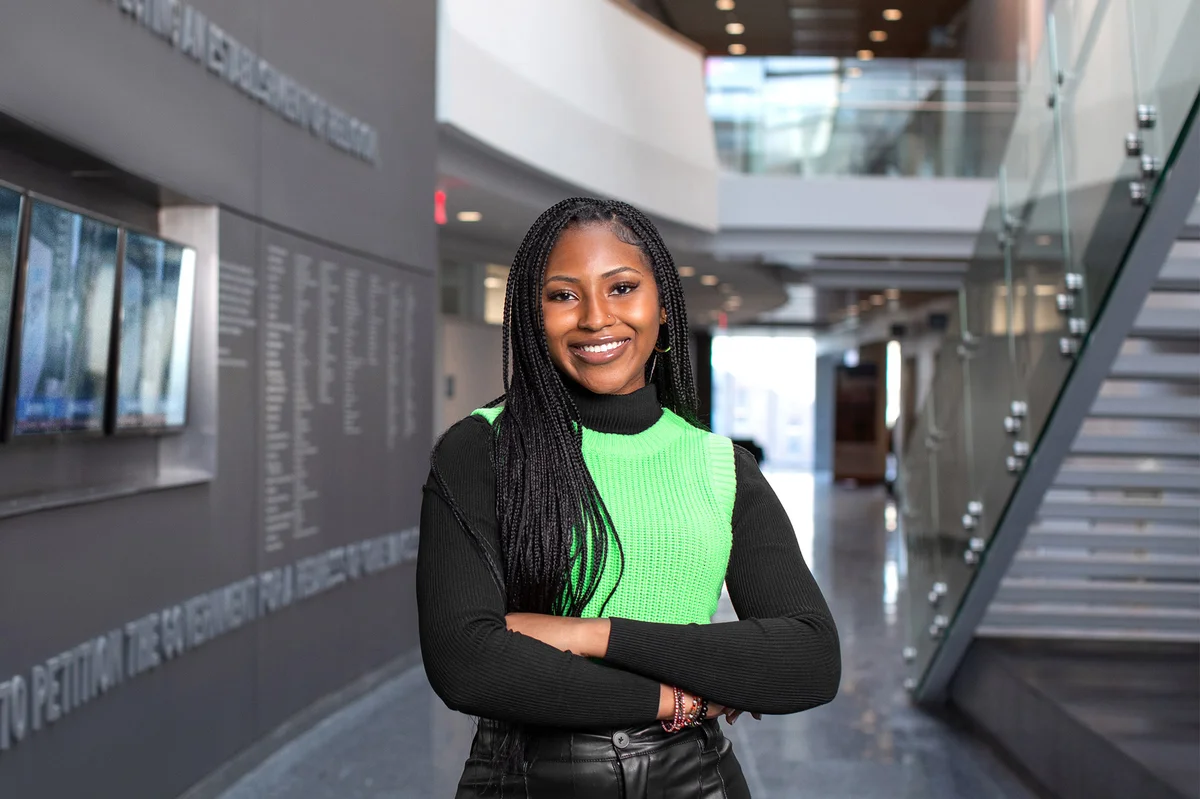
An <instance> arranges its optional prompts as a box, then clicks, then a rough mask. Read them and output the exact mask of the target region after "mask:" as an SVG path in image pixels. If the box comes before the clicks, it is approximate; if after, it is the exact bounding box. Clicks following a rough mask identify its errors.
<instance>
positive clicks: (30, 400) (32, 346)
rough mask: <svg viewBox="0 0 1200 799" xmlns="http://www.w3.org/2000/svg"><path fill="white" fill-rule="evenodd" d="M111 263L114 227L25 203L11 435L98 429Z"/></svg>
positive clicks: (36, 203)
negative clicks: (25, 242)
mask: <svg viewBox="0 0 1200 799" xmlns="http://www.w3.org/2000/svg"><path fill="white" fill-rule="evenodd" d="M116 266H117V228H115V227H113V226H112V225H107V224H105V223H103V222H100V221H98V220H96V219H91V218H90V217H86V216H83V215H81V214H77V213H75V212H73V211H69V210H67V209H65V208H59V207H58V206H55V205H51V204H49V203H46V202H42V201H34V202H33V203H32V205H31V207H30V215H29V241H28V245H27V246H26V253H25V284H24V292H23V296H22V298H21V299H22V319H21V335H20V357H19V358H18V360H17V368H18V373H17V375H16V380H17V402H16V413H15V419H14V423H13V432H14V433H15V434H16V435H18V436H23V435H38V434H46V433H63V432H72V431H101V430H103V429H104V410H105V408H104V403H105V390H106V387H107V382H108V361H109V349H110V341H111V336H112V314H113V300H114V292H115V290H116Z"/></svg>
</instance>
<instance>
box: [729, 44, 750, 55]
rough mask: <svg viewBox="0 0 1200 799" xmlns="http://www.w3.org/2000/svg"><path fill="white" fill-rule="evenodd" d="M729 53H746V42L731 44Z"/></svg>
mask: <svg viewBox="0 0 1200 799" xmlns="http://www.w3.org/2000/svg"><path fill="white" fill-rule="evenodd" d="M729 54H730V55H745V54H746V45H744V44H731V45H729Z"/></svg>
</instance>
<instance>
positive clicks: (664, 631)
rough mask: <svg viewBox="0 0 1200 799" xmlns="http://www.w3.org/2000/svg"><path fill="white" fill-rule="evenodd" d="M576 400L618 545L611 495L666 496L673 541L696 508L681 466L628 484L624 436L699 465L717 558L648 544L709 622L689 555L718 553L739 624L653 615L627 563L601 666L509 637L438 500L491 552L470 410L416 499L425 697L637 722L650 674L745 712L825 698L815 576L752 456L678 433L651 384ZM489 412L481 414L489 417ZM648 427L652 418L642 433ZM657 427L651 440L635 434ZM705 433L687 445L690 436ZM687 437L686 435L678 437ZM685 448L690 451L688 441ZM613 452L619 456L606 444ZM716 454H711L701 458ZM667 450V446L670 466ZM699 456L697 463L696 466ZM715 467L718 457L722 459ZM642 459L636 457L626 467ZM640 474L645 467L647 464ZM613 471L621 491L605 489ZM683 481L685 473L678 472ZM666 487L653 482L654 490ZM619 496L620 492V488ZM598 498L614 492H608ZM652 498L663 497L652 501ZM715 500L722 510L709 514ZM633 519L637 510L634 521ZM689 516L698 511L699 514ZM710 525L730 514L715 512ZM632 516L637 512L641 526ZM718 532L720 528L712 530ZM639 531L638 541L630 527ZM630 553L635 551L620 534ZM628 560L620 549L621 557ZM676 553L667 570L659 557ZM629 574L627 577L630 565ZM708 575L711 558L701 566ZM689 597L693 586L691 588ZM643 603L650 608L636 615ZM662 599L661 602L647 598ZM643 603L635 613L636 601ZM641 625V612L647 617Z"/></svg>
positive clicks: (552, 721) (481, 455) (826, 642)
mask: <svg viewBox="0 0 1200 799" xmlns="http://www.w3.org/2000/svg"><path fill="white" fill-rule="evenodd" d="M575 401H576V404H577V406H578V407H579V410H580V419H581V421H582V422H583V425H584V428H585V447H586V449H587V451H588V453H589V455H588V456H587V463H588V467H589V469H590V470H594V477H596V478H597V483H598V484H599V487H600V489H601V494H602V495H604V496H605V501H606V504H608V505H609V509H610V512H612V511H613V507H612V506H613V505H617V506H618V508H617V513H616V514H614V524H615V525H616V527H617V528H618V530H619V531H620V535H621V536H622V541H625V540H626V535H633V534H629V533H627V532H626V527H622V525H626V526H628V524H629V523H630V518H625V519H624V520H623V521H622V518H621V517H622V516H624V514H625V511H624V510H622V509H620V507H619V506H620V505H621V503H622V502H623V501H627V502H628V503H629V504H631V505H638V506H651V505H654V504H657V503H659V502H663V501H667V502H670V503H672V504H673V507H674V509H673V510H671V511H666V510H664V511H663V512H662V513H661V514H657V513H656V514H655V515H653V516H650V515H649V513H648V512H647V516H646V518H647V519H650V520H651V521H649V522H647V525H648V529H650V528H652V526H653V524H660V525H665V526H666V527H667V528H668V530H669V532H670V533H671V534H672V535H679V534H681V531H682V534H688V533H689V532H690V527H689V525H690V524H692V522H691V521H689V520H686V518H685V517H681V518H684V519H685V520H684V521H683V522H682V523H681V522H680V521H679V520H678V519H674V518H673V517H672V516H671V514H672V513H693V512H694V511H693V509H692V508H691V507H690V506H689V507H686V508H684V509H683V510H680V508H679V507H678V506H680V505H689V503H690V502H691V501H692V499H691V497H692V496H693V494H690V493H689V494H681V496H682V497H684V498H683V499H678V498H675V497H674V496H673V492H685V491H693V492H694V495H695V496H697V497H703V496H705V489H703V488H701V489H685V488H683V487H682V484H683V482H685V481H686V480H688V479H693V478H694V474H693V473H692V472H691V471H690V470H689V469H687V468H683V469H682V471H681V472H680V474H679V475H675V474H673V475H671V478H672V479H670V480H666V479H663V477H664V476H663V474H660V473H655V472H653V471H644V472H640V474H641V477H640V478H638V479H637V480H634V479H629V480H625V479H624V477H623V475H622V470H623V469H625V468H627V467H628V466H629V463H630V462H631V461H630V460H628V459H629V458H630V456H629V445H628V443H627V442H628V441H629V440H630V439H637V443H635V444H634V445H633V448H634V449H635V450H637V452H636V453H635V455H634V456H633V457H632V461H633V462H637V463H640V462H641V459H642V458H651V459H653V458H655V457H659V456H660V455H661V456H662V457H666V455H665V453H669V452H671V451H672V448H673V447H675V446H677V445H678V446H681V447H684V449H683V450H680V452H681V453H683V452H689V453H691V454H681V455H680V456H679V458H678V459H682V460H688V461H689V462H693V463H694V465H695V466H696V470H697V471H699V472H701V473H703V472H704V470H705V469H709V470H710V471H709V472H708V473H707V474H702V477H701V479H700V480H699V482H700V485H701V486H708V489H707V490H709V491H711V492H712V498H711V499H710V500H708V502H709V503H710V504H709V508H710V511H711V512H710V513H708V516H707V521H705V524H706V525H708V524H710V523H711V527H709V528H708V529H709V530H710V532H711V531H712V530H716V531H717V532H716V533H713V534H712V538H713V539H714V540H716V541H717V545H718V546H717V547H714V548H716V549H717V552H716V553H715V555H714V554H713V553H710V552H707V551H706V548H707V547H708V546H709V544H710V542H706V539H705V538H704V537H703V536H697V537H694V539H693V546H694V547H695V548H693V549H689V550H687V551H683V552H680V553H677V554H676V555H665V554H662V553H661V551H660V544H659V543H658V542H657V541H652V540H650V539H649V537H648V536H647V537H646V538H647V541H646V542H645V546H646V548H647V551H649V552H651V553H652V555H651V557H653V558H654V559H656V560H658V561H659V562H660V565H661V566H662V568H664V569H671V570H672V571H673V573H674V574H676V575H683V576H682V577H680V578H679V579H680V581H687V580H693V581H694V582H696V583H697V587H696V588H695V595H696V596H697V597H698V599H695V600H688V601H686V602H680V603H679V606H680V607H683V608H685V609H686V611H687V614H686V615H689V616H691V617H693V618H695V619H698V620H700V621H707V618H708V617H707V613H708V609H709V608H710V607H711V603H712V602H713V601H714V600H715V596H716V592H717V590H718V589H719V582H717V583H716V585H711V581H713V580H714V578H713V577H712V575H711V574H708V576H706V577H705V578H704V580H700V581H696V580H694V579H693V578H694V575H696V574H699V573H702V572H703V573H705V574H707V569H708V568H710V567H705V569H704V570H702V569H698V568H697V567H696V566H695V562H696V560H697V558H700V559H701V560H704V561H706V562H707V561H709V560H710V559H711V560H712V561H713V562H719V561H721V560H722V559H723V557H724V555H722V551H724V552H726V553H727V554H728V566H729V567H728V571H727V572H726V574H725V583H726V585H727V586H728V588H729V597H730V599H731V600H732V602H733V607H734V610H735V611H736V612H737V615H738V618H739V619H741V621H736V622H719V623H715V624H703V623H695V624H691V623H684V624H676V623H662V622H661V621H654V620H653V619H664V618H668V617H670V616H673V615H675V614H677V613H681V612H682V611H680V610H678V609H676V608H675V607H674V605H675V600H674V599H673V598H672V593H674V585H673V586H672V587H671V590H670V591H668V592H666V593H659V594H658V596H654V592H653V590H645V589H644V587H641V586H640V584H641V583H642V582H643V581H647V582H651V583H656V582H658V580H657V575H656V574H654V573H652V571H651V570H642V569H639V567H637V566H636V564H633V565H632V566H630V565H628V564H627V573H626V576H625V578H624V580H623V581H622V585H623V590H629V591H630V592H631V593H630V594H629V595H628V597H625V596H622V597H621V599H620V601H621V602H622V603H627V605H628V606H627V607H624V608H623V609H622V612H623V613H628V617H621V616H620V615H619V614H618V613H617V612H616V609H615V608H614V607H613V606H612V605H610V606H609V608H608V610H607V611H606V613H605V615H606V616H610V617H612V622H611V632H610V635H609V640H608V652H607V654H606V656H605V658H604V660H603V662H596V661H595V660H593V659H592V658H583V657H577V656H575V655H571V654H568V653H566V652H561V651H559V650H557V649H555V648H553V647H550V646H547V645H546V644H543V643H542V642H540V641H537V640H535V639H533V638H529V637H526V636H523V635H520V634H517V633H512V632H509V631H508V630H507V629H506V625H505V614H506V612H507V609H506V603H505V598H504V592H503V591H502V590H501V589H500V587H499V586H497V585H496V583H495V581H494V580H493V578H492V574H491V571H490V570H489V568H488V566H487V564H486V561H485V559H484V557H483V555H482V554H481V551H480V548H479V546H477V545H476V544H475V543H474V542H473V541H472V538H471V536H469V535H468V534H467V532H466V531H465V530H464V529H463V527H462V525H461V524H460V522H459V520H458V519H457V518H456V517H455V515H454V514H453V513H452V511H451V505H450V503H451V499H452V500H453V502H454V503H455V504H456V505H457V507H458V508H459V510H460V511H461V513H462V517H463V521H464V522H465V523H466V524H467V525H468V526H469V527H470V528H471V529H472V530H474V531H475V532H476V533H477V534H478V535H479V536H480V537H481V538H482V539H483V540H484V541H485V542H486V547H487V548H488V549H489V550H490V551H492V552H497V551H498V547H499V541H498V531H497V519H496V490H495V489H496V475H495V471H494V469H493V466H492V454H493V445H494V441H495V436H494V433H493V429H492V427H491V426H490V425H489V424H488V422H487V421H486V420H485V419H484V418H481V417H480V416H479V415H473V416H471V417H468V418H467V419H464V420H463V421H460V422H459V423H458V424H456V425H454V427H452V428H451V429H450V430H449V431H448V432H447V433H446V435H445V437H444V438H443V439H442V440H441V441H440V442H439V444H438V446H437V449H436V450H435V452H434V459H435V461H436V462H437V464H438V468H439V470H440V471H441V473H442V475H443V477H444V479H445V485H444V486H442V485H440V484H439V483H438V481H436V480H434V479H433V478H432V477H431V478H430V480H429V481H428V482H427V483H426V493H425V501H424V504H423V505H422V508H421V541H420V553H419V555H418V559H417V608H418V618H419V620H420V633H421V654H422V656H423V657H424V661H425V674H426V675H427V676H428V678H429V683H430V685H431V686H432V687H433V689H434V691H435V692H436V693H437V695H438V696H440V697H441V698H442V699H443V700H444V701H445V702H446V704H447V705H448V706H449V707H451V708H453V709H455V710H460V711H462V712H464V713H469V714H471V715H475V716H481V717H485V718H491V719H500V720H504V721H513V722H519V723H523V724H531V725H542V726H551V727H564V728H570V729H596V728H608V729H611V728H614V727H622V726H630V725H634V724H645V723H649V722H651V721H653V719H654V718H655V716H656V714H657V712H658V700H659V692H660V687H661V685H660V684H666V685H675V686H679V687H680V688H683V689H685V690H688V691H692V692H694V693H697V694H700V695H701V696H704V697H706V698H708V699H709V700H711V701H713V702H717V703H719V704H722V705H726V706H729V707H736V708H738V709H740V710H745V711H758V712H763V713H795V712H797V711H800V710H804V709H806V708H810V707H814V706H816V705H820V704H823V703H824V702H828V701H829V700H830V699H831V698H833V696H834V694H835V693H836V692H837V687H838V681H839V679H840V673H841V662H840V653H839V646H838V636H837V629H836V627H835V626H834V623H833V619H832V617H831V616H830V614H829V608H828V607H827V606H826V604H825V600H824V598H823V597H822V596H821V591H820V589H819V588H818V587H817V584H816V581H815V580H813V576H812V574H811V573H810V572H809V570H808V566H807V565H806V564H805V562H804V557H803V555H802V554H801V552H800V547H799V545H798V544H797V541H796V535H795V532H794V531H793V530H792V526H791V523H790V521H789V520H788V517H787V513H786V512H785V511H784V509H783V506H782V505H781V504H780V502H779V499H778V498H777V497H776V496H775V492H774V491H772V490H771V486H770V484H769V483H768V482H767V481H766V479H765V478H764V477H763V475H762V473H761V472H760V471H759V469H758V465H757V464H756V463H755V461H754V458H753V457H752V456H751V455H750V454H749V453H747V452H746V451H745V450H744V449H740V448H737V447H733V448H732V449H733V456H732V458H730V459H729V460H725V458H724V453H726V452H728V451H729V450H728V449H727V447H729V444H728V443H727V442H723V441H722V440H721V439H718V438H717V437H715V436H709V435H708V434H706V433H703V432H702V431H698V430H695V431H693V430H689V429H683V430H682V431H681V430H680V429H679V425H681V424H682V422H681V421H680V420H678V419H677V418H674V417H673V416H670V415H668V414H667V412H665V411H664V410H663V409H662V408H661V407H660V406H659V404H658V400H657V397H656V395H655V393H654V388H653V386H650V387H647V388H646V389H642V390H640V391H637V392H634V393H633V394H629V395H623V396H598V395H591V394H588V393H586V392H584V391H583V390H582V389H578V390H577V394H576V396H575ZM495 413H498V411H489V412H488V415H492V417H493V418H495V416H494V414H495ZM655 428H658V429H656V430H654V429H655ZM651 430H654V432H653V433H651V435H649V436H645V437H641V434H644V433H648V432H650V431H651ZM695 441H700V442H707V443H704V444H699V445H697V444H694V443H690V442H695ZM681 442H689V443H681ZM688 447H691V449H687V448H688ZM613 450H617V451H620V452H623V453H624V454H620V452H613ZM715 451H720V452H721V454H722V457H716V456H715V454H714V452H715ZM676 460H677V458H676V457H674V456H672V457H670V458H668V461H669V462H671V463H674V462H675V461H676ZM702 464H703V465H702ZM723 464H727V465H724V466H723ZM639 468H641V467H639ZM646 468H647V469H650V468H651V467H646ZM726 469H728V470H732V471H733V479H734V481H735V489H734V492H735V494H734V498H733V514H732V516H733V518H732V549H731V550H727V549H724V545H722V544H721V543H720V542H721V541H722V540H724V541H727V540H728V529H727V527H722V526H721V525H719V524H717V523H716V521H713V518H712V517H713V516H717V515H719V513H724V512H725V511H724V510H723V508H725V507H726V506H725V505H724V504H723V503H724V502H725V501H726V499H725V495H724V494H723V493H722V492H727V491H728V481H729V473H728V471H724V470H726ZM610 471H611V472H612V473H613V474H614V475H615V477H614V478H613V480H614V481H615V484H617V485H618V486H619V488H618V489H617V490H616V492H614V490H613V488H612V486H609V485H608V482H609V478H608V477H606V476H604V475H605V474H607V472H610ZM682 475H691V476H690V477H685V476H682ZM664 485H665V486H668V488H663V486H664ZM625 492H628V497H627V499H626V500H622V499H621V498H620V497H619V496H618V494H620V495H622V496H623V495H625ZM610 497H611V498H612V500H610ZM664 497H665V500H664V499H663V498H664ZM717 508H721V509H722V510H721V511H720V512H719V513H718V511H717V510H716V509H717ZM638 516H639V514H637V513H635V514H634V516H633V519H634V521H636V520H637V518H638ZM700 516H701V518H704V517H705V514H703V513H702V514H700ZM721 519H723V520H726V523H727V520H728V517H727V516H721ZM638 524H640V522H638ZM722 536H725V538H722ZM633 537H634V538H635V539H636V538H637V537H638V536H636V535H633ZM631 545H632V546H634V547H639V546H642V544H641V542H636V541H635V542H633V543H632V544H631ZM629 546H630V545H627V553H626V557H627V561H629V560H630V556H631V555H632V554H633V553H631V552H630V551H628V547H629ZM673 557H677V558H678V561H679V565H675V564H674V562H671V563H665V561H670V560H671V558H673ZM630 568H632V569H634V570H635V576H633V577H631V576H630V573H631V572H630V571H629V569H630ZM714 571H715V568H714ZM688 590H689V591H691V590H692V589H688ZM647 597H650V599H651V601H653V602H654V603H655V606H651V607H650V608H649V609H648V610H647V609H646V601H647V599H646V598H647ZM658 603H662V604H663V605H664V606H665V608H666V609H660V608H658V607H656V605H657V604H658ZM639 607H640V608H642V609H643V610H644V611H645V613H644V614H643V618H642V619H639V618H638V616H637V614H638V612H639V611H638V610H637V608H639ZM647 616H648V617H649V619H651V620H645V618H646V617H647Z"/></svg>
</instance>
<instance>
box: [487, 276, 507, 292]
mask: <svg viewBox="0 0 1200 799" xmlns="http://www.w3.org/2000/svg"><path fill="white" fill-rule="evenodd" d="M483 287H484V288H485V289H502V288H504V281H503V280H501V279H500V278H498V277H496V276H495V275H492V276H491V277H485V278H484V279H483Z"/></svg>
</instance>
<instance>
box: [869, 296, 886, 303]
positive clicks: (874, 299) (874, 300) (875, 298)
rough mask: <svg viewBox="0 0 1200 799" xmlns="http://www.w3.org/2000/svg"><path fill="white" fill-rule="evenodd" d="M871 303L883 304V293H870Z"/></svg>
mask: <svg viewBox="0 0 1200 799" xmlns="http://www.w3.org/2000/svg"><path fill="white" fill-rule="evenodd" d="M871 304H872V305H883V295H882V294H872V295H871Z"/></svg>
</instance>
